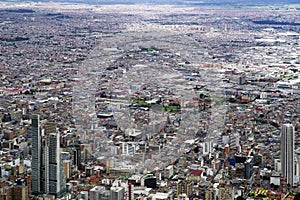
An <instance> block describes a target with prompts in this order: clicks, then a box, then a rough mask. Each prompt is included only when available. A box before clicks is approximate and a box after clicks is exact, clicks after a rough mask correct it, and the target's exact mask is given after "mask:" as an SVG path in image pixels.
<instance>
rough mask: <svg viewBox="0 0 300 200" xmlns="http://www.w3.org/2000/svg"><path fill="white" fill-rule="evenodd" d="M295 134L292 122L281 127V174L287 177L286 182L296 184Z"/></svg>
mask: <svg viewBox="0 0 300 200" xmlns="http://www.w3.org/2000/svg"><path fill="white" fill-rule="evenodd" d="M294 140H295V134H294V126H293V125H292V124H283V125H282V127H281V175H282V176H284V178H285V179H286V183H287V184H290V185H291V186H293V184H294V173H295V167H294V149H295V142H294Z"/></svg>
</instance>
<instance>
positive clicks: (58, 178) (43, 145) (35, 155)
mask: <svg viewBox="0 0 300 200" xmlns="http://www.w3.org/2000/svg"><path fill="white" fill-rule="evenodd" d="M63 170H64V169H63V165H62V160H61V158H60V143H59V133H58V132H57V131H56V124H55V123H54V122H49V121H48V122H47V123H46V125H45V126H44V127H43V128H41V125H40V118H39V116H33V117H32V194H33V195H39V194H52V195H55V196H56V197H60V196H61V195H62V194H63V193H64V192H65V189H66V178H65V174H64V173H63Z"/></svg>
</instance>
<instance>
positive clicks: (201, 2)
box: [2, 0, 300, 6]
mask: <svg viewBox="0 0 300 200" xmlns="http://www.w3.org/2000/svg"><path fill="white" fill-rule="evenodd" d="M2 1H13V2H23V1H28V0H2ZM33 1H35V2H37V1H42V2H47V1H52V2H74V3H88V4H97V5H112V4H153V5H163V4H168V5H186V6H222V5H232V6H251V5H274V4H277V5H278V4H300V1H299V0H250V1H249V0H33Z"/></svg>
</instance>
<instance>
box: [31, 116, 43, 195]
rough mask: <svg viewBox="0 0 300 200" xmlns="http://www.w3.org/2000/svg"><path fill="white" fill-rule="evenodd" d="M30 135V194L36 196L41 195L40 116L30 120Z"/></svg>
mask: <svg viewBox="0 0 300 200" xmlns="http://www.w3.org/2000/svg"><path fill="white" fill-rule="evenodd" d="M31 120H32V121H31V128H32V129H31V134H32V136H31V137H32V150H31V152H32V153H31V155H32V163H31V168H32V194H33V195H38V194H40V193H41V188H40V186H41V184H40V180H41V176H40V172H41V170H40V169H41V160H42V159H41V154H42V152H41V151H42V147H41V146H42V144H41V143H42V140H41V132H40V116H39V115H35V116H33V117H32V119H31Z"/></svg>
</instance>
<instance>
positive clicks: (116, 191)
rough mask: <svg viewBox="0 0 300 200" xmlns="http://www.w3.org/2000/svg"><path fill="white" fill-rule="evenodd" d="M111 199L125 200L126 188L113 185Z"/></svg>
mask: <svg viewBox="0 0 300 200" xmlns="http://www.w3.org/2000/svg"><path fill="white" fill-rule="evenodd" d="M110 192H111V193H110V197H111V200H123V199H124V188H123V187H111V188H110Z"/></svg>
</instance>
